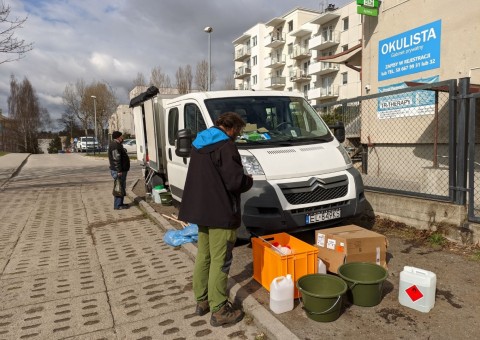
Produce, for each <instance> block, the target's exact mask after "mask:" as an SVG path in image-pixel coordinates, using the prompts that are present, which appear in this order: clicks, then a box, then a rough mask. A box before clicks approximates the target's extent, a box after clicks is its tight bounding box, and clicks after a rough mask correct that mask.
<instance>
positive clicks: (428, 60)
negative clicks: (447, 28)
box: [378, 20, 442, 81]
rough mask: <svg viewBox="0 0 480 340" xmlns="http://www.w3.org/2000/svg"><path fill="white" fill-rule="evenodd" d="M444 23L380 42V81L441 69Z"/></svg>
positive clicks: (438, 22) (431, 24)
mask: <svg viewBox="0 0 480 340" xmlns="http://www.w3.org/2000/svg"><path fill="white" fill-rule="evenodd" d="M441 33H442V21H441V20H437V21H435V22H432V23H429V24H427V25H424V26H421V27H417V28H414V29H412V30H410V31H407V32H404V33H401V34H398V35H395V36H393V37H390V38H387V39H384V40H381V41H380V42H379V43H378V51H379V53H378V54H379V56H378V80H379V81H381V80H386V79H391V78H396V77H400V76H404V75H408V74H413V73H417V72H422V71H426V70H431V69H435V68H439V67H440V41H441Z"/></svg>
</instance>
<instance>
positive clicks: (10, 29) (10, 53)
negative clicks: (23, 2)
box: [0, 1, 33, 64]
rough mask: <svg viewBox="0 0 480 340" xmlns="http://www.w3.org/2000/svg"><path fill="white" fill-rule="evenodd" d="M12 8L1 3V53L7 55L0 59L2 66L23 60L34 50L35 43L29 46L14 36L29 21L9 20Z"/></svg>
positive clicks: (25, 19)
mask: <svg viewBox="0 0 480 340" xmlns="http://www.w3.org/2000/svg"><path fill="white" fill-rule="evenodd" d="M9 16H10V6H8V5H5V4H4V3H3V1H2V2H1V3H0V53H1V54H2V55H5V56H4V57H2V59H3V60H2V59H0V64H3V63H7V62H10V61H15V60H19V59H22V58H23V57H24V56H25V53H27V52H29V51H31V50H32V49H33V43H29V44H27V43H26V42H25V40H23V39H18V38H16V37H15V36H14V34H15V31H16V30H17V29H19V28H22V27H23V24H24V23H25V22H26V21H27V18H28V17H26V18H24V19H19V18H15V19H9Z"/></svg>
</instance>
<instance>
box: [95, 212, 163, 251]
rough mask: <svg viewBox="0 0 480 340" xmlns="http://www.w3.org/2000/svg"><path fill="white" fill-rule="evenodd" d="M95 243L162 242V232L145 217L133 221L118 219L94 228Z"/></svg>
mask: <svg viewBox="0 0 480 340" xmlns="http://www.w3.org/2000/svg"><path fill="white" fill-rule="evenodd" d="M93 235H94V237H95V240H96V243H97V245H104V246H105V245H109V244H114V243H145V242H148V243H154V244H161V243H163V241H162V240H163V235H164V232H163V231H161V230H160V229H159V228H158V227H157V226H156V225H154V224H152V222H151V221H150V220H148V219H146V218H143V219H139V220H133V221H124V222H122V221H119V222H117V223H114V224H110V225H107V226H105V227H102V228H94V229H93Z"/></svg>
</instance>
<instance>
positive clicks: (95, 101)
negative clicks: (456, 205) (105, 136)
mask: <svg viewBox="0 0 480 340" xmlns="http://www.w3.org/2000/svg"><path fill="white" fill-rule="evenodd" d="M90 97H92V98H93V113H94V115H95V118H94V119H95V140H94V141H93V154H94V155H95V149H96V147H95V143H98V140H97V97H96V96H90Z"/></svg>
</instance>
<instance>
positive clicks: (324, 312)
mask: <svg viewBox="0 0 480 340" xmlns="http://www.w3.org/2000/svg"><path fill="white" fill-rule="evenodd" d="M341 298H342V296H341V295H339V296H338V298H337V301H335V303H334V304H333V305H332V307H330V308H329V309H327V310H326V311H323V312H312V311H309V310H308V309H306V308H305V305H304V303H303V299H302V297H301V296H300V302H301V303H302V309H304V310H305V312H307V313H309V314H314V315H323V314H327V313H329V312H330V311H331V310H332V309H333V308H334V307H335V306H336V305H337V303H338V302H339V301H340V299H341Z"/></svg>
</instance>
